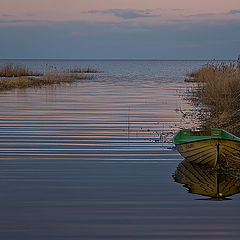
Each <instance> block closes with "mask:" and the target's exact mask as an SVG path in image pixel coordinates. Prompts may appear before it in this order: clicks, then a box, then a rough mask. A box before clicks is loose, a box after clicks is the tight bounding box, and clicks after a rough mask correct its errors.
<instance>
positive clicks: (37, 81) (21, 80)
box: [0, 64, 98, 90]
mask: <svg viewBox="0 0 240 240" xmlns="http://www.w3.org/2000/svg"><path fill="white" fill-rule="evenodd" d="M97 72H98V71H97V70H95V69H91V68H74V69H65V70H58V69H57V68H56V67H53V66H45V68H44V70H43V71H42V72H33V71H31V70H29V68H28V67H26V66H22V65H14V64H6V65H4V66H2V67H1V68H0V90H10V89H13V88H26V87H41V86H46V85H52V84H62V83H71V82H75V81H78V80H83V79H92V78H93V75H91V74H90V73H97Z"/></svg>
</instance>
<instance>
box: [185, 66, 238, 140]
mask: <svg viewBox="0 0 240 240" xmlns="http://www.w3.org/2000/svg"><path fill="white" fill-rule="evenodd" d="M188 77H189V78H188V79H187V81H188V80H189V82H194V83H193V84H194V85H193V87H191V88H190V90H189V91H188V99H190V100H191V101H192V103H193V104H196V105H198V106H200V109H201V113H205V114H204V116H203V115H202V116H200V117H201V118H202V127H203V128H205V129H208V128H223V129H225V130H227V131H229V132H231V133H233V134H235V135H237V136H240V63H239V62H238V63H236V62H230V63H228V64H227V63H224V62H221V63H214V64H207V65H205V66H203V67H202V68H200V69H199V70H197V71H195V72H192V73H191V74H189V76H188Z"/></svg>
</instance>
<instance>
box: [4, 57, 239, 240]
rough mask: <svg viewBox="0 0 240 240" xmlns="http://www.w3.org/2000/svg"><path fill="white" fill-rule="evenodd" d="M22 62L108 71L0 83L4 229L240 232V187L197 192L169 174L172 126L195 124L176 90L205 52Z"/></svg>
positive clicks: (70, 233)
mask: <svg viewBox="0 0 240 240" xmlns="http://www.w3.org/2000/svg"><path fill="white" fill-rule="evenodd" d="M0 63H3V61H2V62H0ZM18 63H21V61H18ZM23 63H24V62H23ZM25 63H26V64H28V65H32V66H33V67H36V66H39V64H46V63H48V64H50V65H51V64H55V65H57V66H61V67H68V66H76V65H81V66H83V67H85V66H93V67H95V68H98V69H99V70H102V71H104V72H103V73H99V74H97V76H96V78H95V79H94V80H90V81H82V82H79V83H74V84H71V85H65V86H57V87H50V88H49V87H48V88H42V89H25V90H14V91H9V92H1V94H0V103H1V106H0V110H1V111H0V129H1V133H0V189H1V194H0V212H1V214H0V239H14V240H15V239H26V240H28V239H31V240H32V239H35V240H37V239H238V236H239V233H240V229H239V220H240V216H239V210H240V206H239V203H240V197H239V196H240V195H238V194H236V195H234V196H232V197H230V198H231V199H232V201H204V200H196V199H206V197H202V196H199V195H195V194H189V193H187V189H186V188H184V187H183V186H182V185H180V184H178V183H176V182H175V181H174V179H173V177H172V174H173V173H174V171H175V169H176V167H177V165H178V164H179V163H180V162H181V160H182V158H181V157H180V156H179V154H178V153H177V152H176V151H174V150H173V149H172V147H173V144H172V143H171V138H172V136H173V133H174V132H175V131H176V130H177V129H178V128H179V127H185V126H191V125H192V126H194V125H195V124H196V123H194V122H186V121H185V120H183V119H182V118H181V114H179V113H178V112H176V111H175V109H176V108H180V107H181V108H182V109H186V108H189V107H190V106H189V105H188V104H187V103H186V102H184V101H183V100H182V99H181V98H180V97H179V92H181V91H183V90H184V89H185V88H186V83H184V82H183V80H184V77H185V74H186V73H187V72H189V71H191V70H192V69H196V68H198V67H199V66H201V65H202V64H204V63H205V62H197V61H195V62H194V61H193V62H191V61H177V62H174V61H172V62H171V61H166V62H164V61H89V62H88V61H80V62H77V61H46V62H43V61H41V62H38V61H31V62H27V61H26V62H25ZM36 68H37V67H36Z"/></svg>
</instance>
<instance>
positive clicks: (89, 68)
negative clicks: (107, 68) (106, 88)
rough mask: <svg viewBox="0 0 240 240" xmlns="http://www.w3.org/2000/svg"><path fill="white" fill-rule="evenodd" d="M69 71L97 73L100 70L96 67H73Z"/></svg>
mask: <svg viewBox="0 0 240 240" xmlns="http://www.w3.org/2000/svg"><path fill="white" fill-rule="evenodd" d="M69 71H70V72H71V73H99V72H100V71H99V70H97V69H93V68H91V67H87V68H79V67H75V68H72V69H70V70H69Z"/></svg>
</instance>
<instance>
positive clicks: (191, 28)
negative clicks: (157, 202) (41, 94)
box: [0, 0, 240, 59]
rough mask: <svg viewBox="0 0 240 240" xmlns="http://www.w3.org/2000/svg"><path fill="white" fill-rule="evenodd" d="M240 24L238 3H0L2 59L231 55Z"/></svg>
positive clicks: (120, 0) (234, 0)
mask: <svg viewBox="0 0 240 240" xmlns="http://www.w3.org/2000/svg"><path fill="white" fill-rule="evenodd" d="M239 23H240V1H239V0H228V1H226V0H218V1H217V0H201V1H195V0H192V1H191V0H168V1H161V0H148V1H146V0H102V1H99V0H88V1H85V0H84V1H82V0H41V1H37V0H0V30H1V39H0V43H1V46H5V47H4V48H3V49H4V50H3V51H2V53H0V58H15V57H16V58H28V57H30V58H48V57H56V58H57V57H61V58H160V59H162V58H176V59H178V58H195V59H196V58H210V57H211V56H212V58H215V57H216V58H231V57H234V56H235V55H236V54H239V52H240V49H239V48H238V47H237V46H238V45H240V30H239V29H240V28H239V27H237V26H238V25H239ZM221 32H222V34H221ZM196 35H197V36H196ZM198 35H199V36H198ZM60 36H61V37H60ZM204 36H205V37H204ZM41 37H42V38H43V41H40V40H41V39H40V38H41ZM116 37H117V38H116ZM46 38H48V39H49V42H48V41H46ZM113 38H114V39H113ZM115 38H116V39H115ZM118 40H119V42H118ZM200 40H201V41H200ZM14 41H15V42H14ZM214 41H215V44H214ZM54 42H55V43H54ZM27 43H28V44H27ZM158 44H159V45H158ZM49 45H50V46H52V48H51V47H50V46H49ZM69 45H70V46H69ZM28 46H29V47H28ZM71 46H72V48H71ZM76 46H79V47H78V48H77V49H78V50H77V51H76ZM140 46H142V47H141V48H140ZM109 47H110V48H111V51H110V49H109ZM226 47H227V49H228V53H227V49H226ZM15 48H16V49H15ZM74 48H75V49H74ZM14 49H15V50H14ZM104 49H105V51H104ZM124 49H126V50H127V49H128V50H127V51H126V53H125V54H123V50H124ZM197 49H198V50H197ZM204 49H205V50H204ZM207 49H208V50H207ZM210 49H212V50H211V51H210V52H209V50H210ZM166 50H168V51H166ZM203 50H204V51H205V53H204V52H203ZM211 52H212V53H211Z"/></svg>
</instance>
